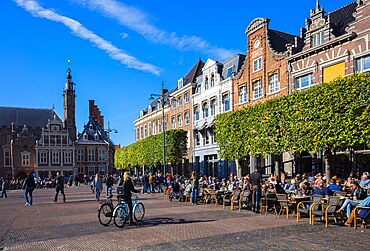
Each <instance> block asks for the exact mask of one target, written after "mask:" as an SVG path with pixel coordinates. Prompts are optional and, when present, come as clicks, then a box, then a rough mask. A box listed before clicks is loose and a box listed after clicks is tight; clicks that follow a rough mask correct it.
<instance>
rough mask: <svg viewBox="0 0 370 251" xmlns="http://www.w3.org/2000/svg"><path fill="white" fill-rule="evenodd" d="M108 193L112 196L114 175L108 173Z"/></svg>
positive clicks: (106, 186)
mask: <svg viewBox="0 0 370 251" xmlns="http://www.w3.org/2000/svg"><path fill="white" fill-rule="evenodd" d="M105 189H106V195H107V197H108V196H112V190H113V177H112V174H110V173H108V177H107V181H106V182H105Z"/></svg>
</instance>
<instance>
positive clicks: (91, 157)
mask: <svg viewBox="0 0 370 251" xmlns="http://www.w3.org/2000/svg"><path fill="white" fill-rule="evenodd" d="M88 153H89V154H88V157H89V158H88V159H89V161H95V150H94V149H89V152H88Z"/></svg>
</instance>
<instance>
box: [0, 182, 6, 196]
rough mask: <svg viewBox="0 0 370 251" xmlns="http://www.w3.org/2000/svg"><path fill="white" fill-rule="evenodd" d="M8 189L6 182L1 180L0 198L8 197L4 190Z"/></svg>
mask: <svg viewBox="0 0 370 251" xmlns="http://www.w3.org/2000/svg"><path fill="white" fill-rule="evenodd" d="M7 189H8V180H6V179H3V182H2V183H1V196H0V198H3V197H4V196H5V198H8V195H7V194H6V190H7Z"/></svg>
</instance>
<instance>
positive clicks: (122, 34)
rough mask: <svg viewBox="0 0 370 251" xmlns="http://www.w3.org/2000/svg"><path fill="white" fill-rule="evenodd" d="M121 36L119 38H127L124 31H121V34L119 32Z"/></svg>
mask: <svg viewBox="0 0 370 251" xmlns="http://www.w3.org/2000/svg"><path fill="white" fill-rule="evenodd" d="M119 35H120V36H121V38H123V39H125V38H128V34H127V33H125V32H122V33H121V34H119Z"/></svg>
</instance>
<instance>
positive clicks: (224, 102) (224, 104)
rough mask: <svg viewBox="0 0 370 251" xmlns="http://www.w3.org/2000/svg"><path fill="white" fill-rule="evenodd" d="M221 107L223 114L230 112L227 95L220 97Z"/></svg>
mask: <svg viewBox="0 0 370 251" xmlns="http://www.w3.org/2000/svg"><path fill="white" fill-rule="evenodd" d="M222 107H223V111H224V112H226V111H228V110H230V99H229V94H228V93H226V94H224V95H223V96H222Z"/></svg>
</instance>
